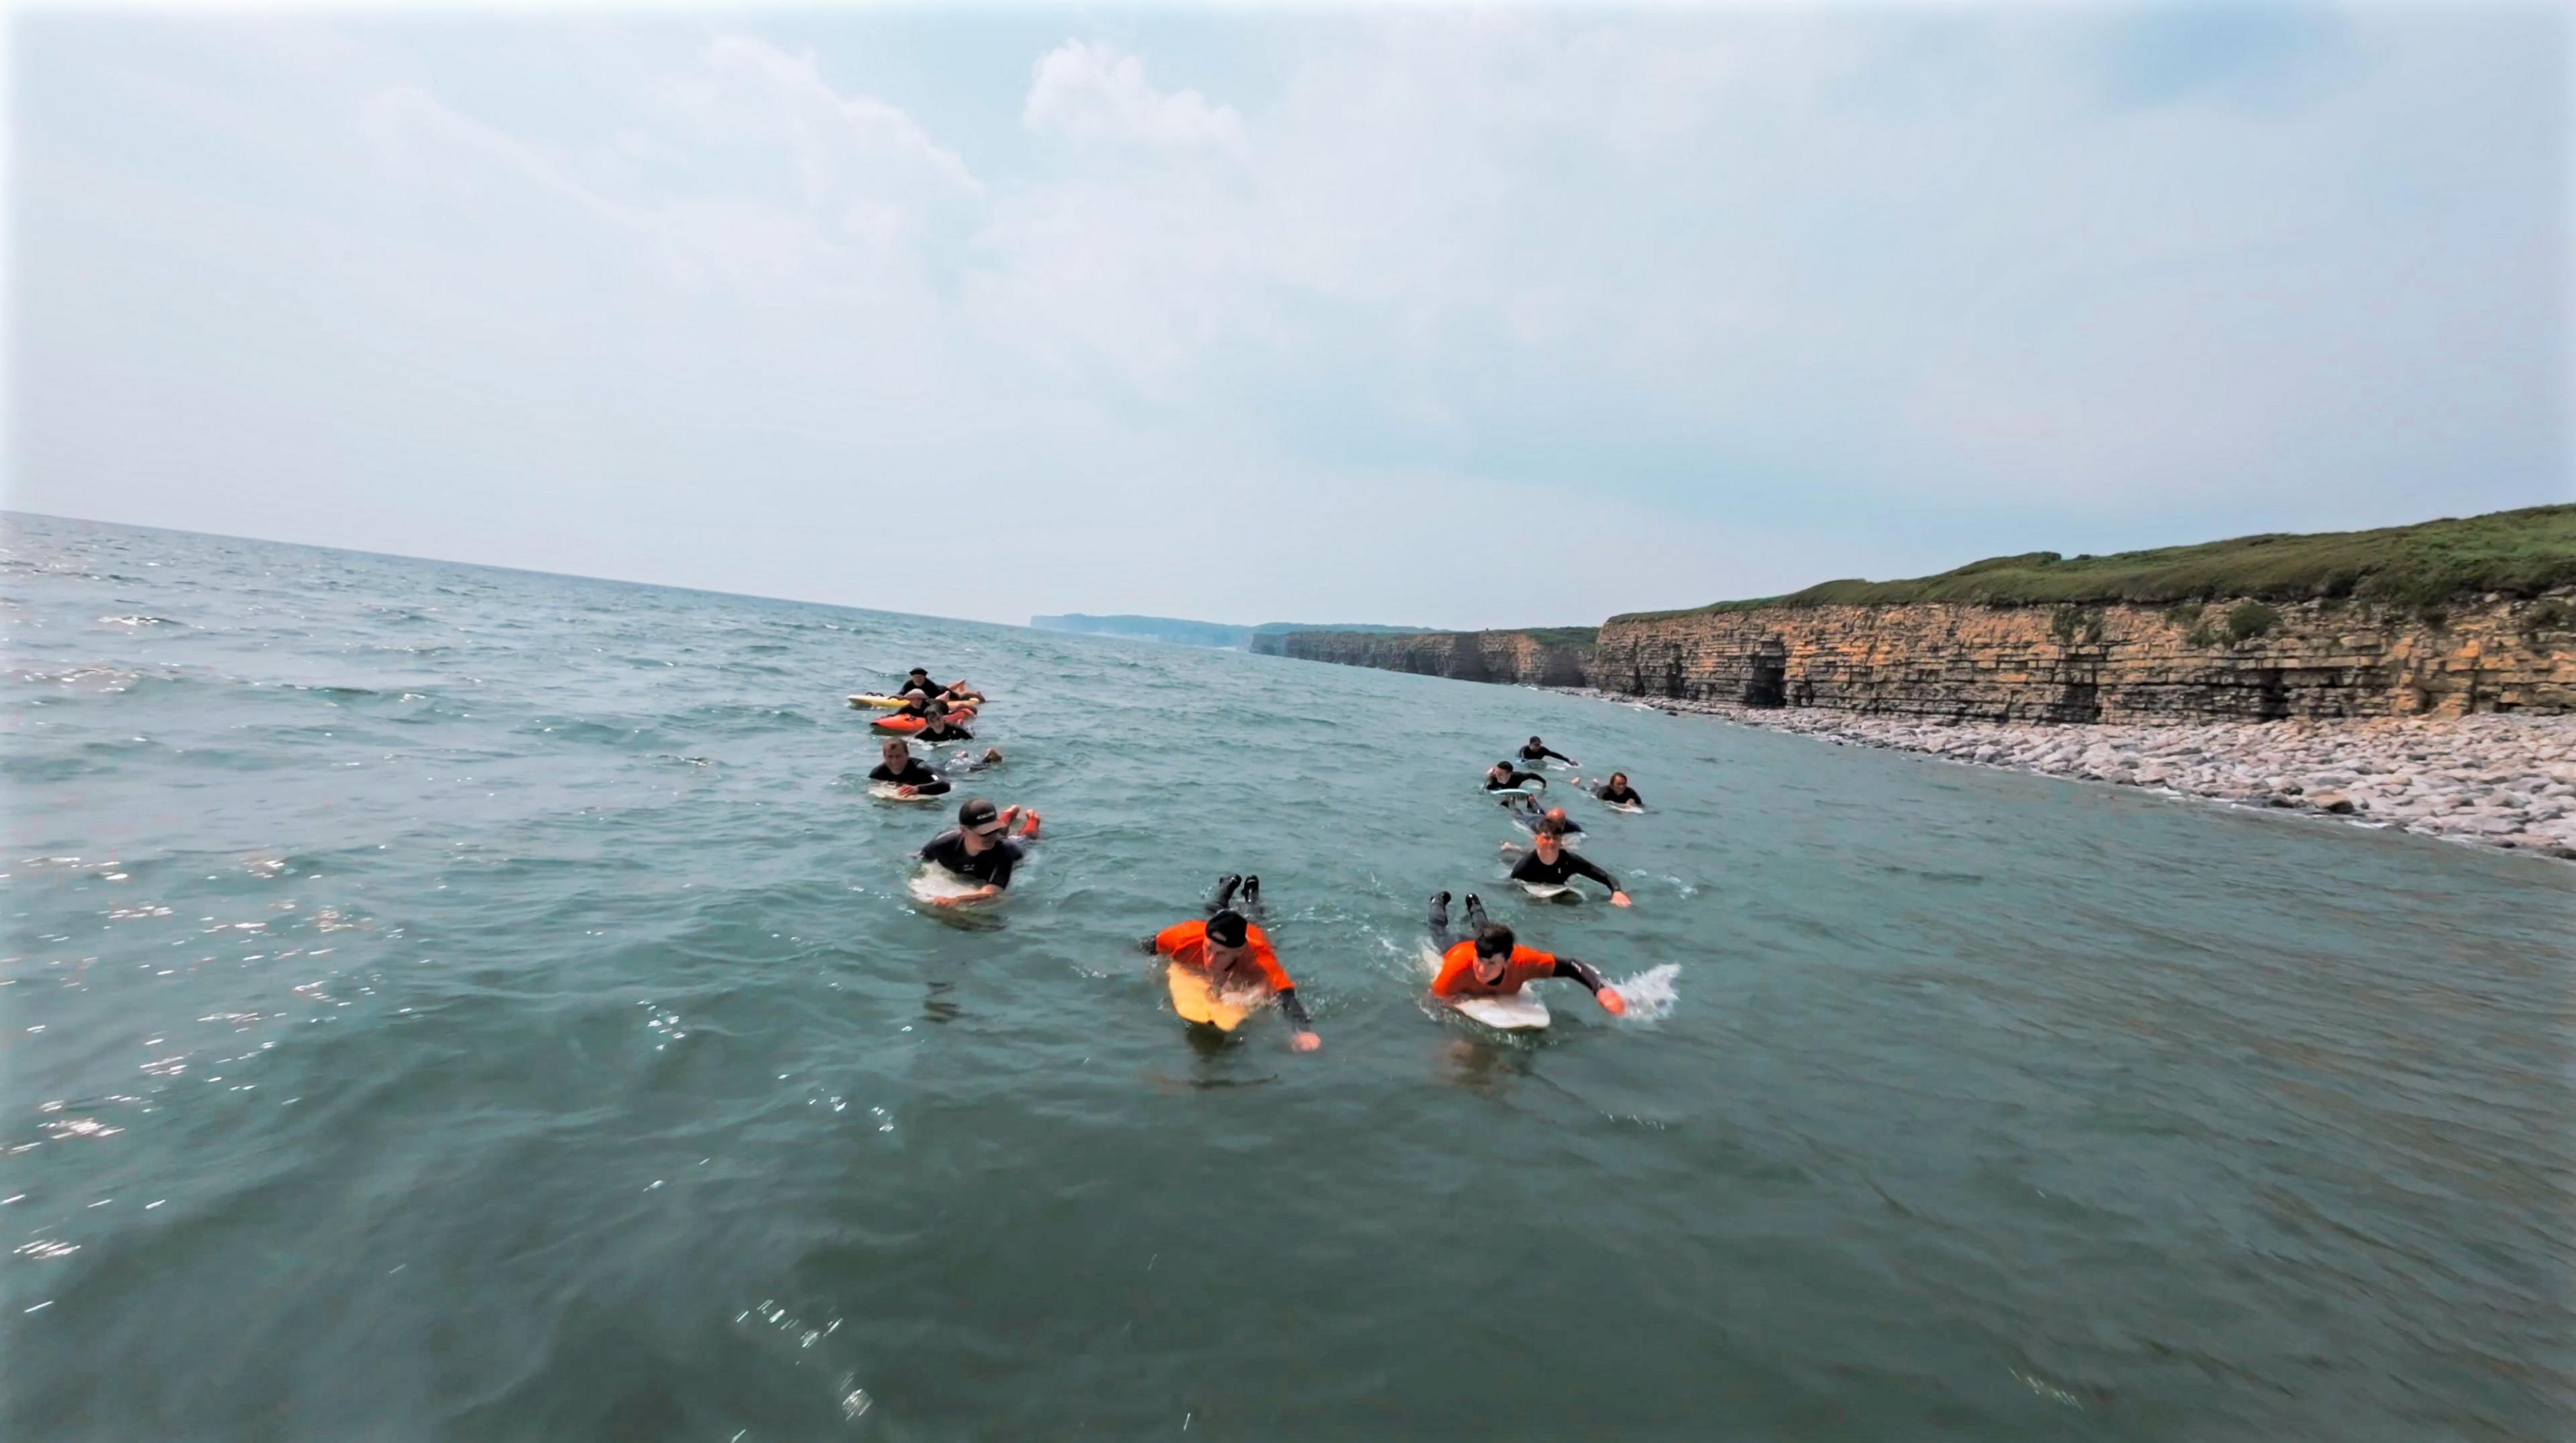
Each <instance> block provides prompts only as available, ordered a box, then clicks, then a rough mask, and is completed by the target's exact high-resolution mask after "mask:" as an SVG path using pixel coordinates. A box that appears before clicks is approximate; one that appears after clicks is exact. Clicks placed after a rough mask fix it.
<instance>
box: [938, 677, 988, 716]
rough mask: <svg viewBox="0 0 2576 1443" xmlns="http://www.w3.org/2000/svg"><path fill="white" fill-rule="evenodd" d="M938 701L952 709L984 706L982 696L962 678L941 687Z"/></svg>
mask: <svg viewBox="0 0 2576 1443" xmlns="http://www.w3.org/2000/svg"><path fill="white" fill-rule="evenodd" d="M939 699H940V700H941V701H943V702H945V703H947V704H948V705H949V706H950V707H952V708H954V707H979V706H982V705H983V704H984V694H983V693H982V692H980V691H977V690H976V689H975V688H974V687H973V686H971V685H969V684H968V683H967V681H966V679H965V678H963V677H960V678H958V679H957V680H955V681H952V682H950V683H949V684H948V685H946V686H944V687H941V688H940V689H939Z"/></svg>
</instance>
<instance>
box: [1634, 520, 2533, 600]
mask: <svg viewBox="0 0 2576 1443" xmlns="http://www.w3.org/2000/svg"><path fill="white" fill-rule="evenodd" d="M2571 583H2576V505H2568V506H2533V507H2528V508H2526V509H2524V510H2520V511H2495V512H2490V513H2488V514H2487V515H2484V516H2470V517H2465V518H2452V517H2445V518H2443V519H2442V520H2439V521H2425V522H2419V523H2417V524H2416V525H2413V526H2390V527H2383V528H2381V529H2380V530H2377V531H2325V532H2318V533H2316V534H2314V535H2308V536H2290V535H2271V536H2239V537H2237V538H2235V539H2234V540H2230V541H2207V542H2203V543H2201V544H2200V545H2198V546H2166V547H2160V548H2158V549H2156V550H2154V551H2123V552H2121V553H2119V554H2118V555H2116V556H2076V557H2064V556H2060V555H2058V554H2057V553H2056V552H2054V551H2033V552H2030V553H2027V554H2025V555H2021V556H1997V557H1991V558H1989V559H1987V560H1984V561H1975V562H1970V563H1969V564H1968V565H1966V566H1962V567H1960V568H1958V569H1957V570H1955V571H1944V572H1942V573H1941V574H1940V575H1938V576H1921V577H1916V578H1914V579H1913V580H1910V581H1827V582H1823V583H1820V584H1818V585H1815V586H1810V587H1808V588H1807V589H1806V590H1804V591H1796V592H1791V593H1790V594H1789V595H1787V596H1767V597H1760V598H1757V599H1754V600H1751V601H1721V602H1718V603H1716V604H1715V605H1713V606H1700V607H1692V608H1689V609H1686V610H1682V611H1651V612H1635V613H1631V614H1630V615H1627V616H1621V617H1614V618H1613V620H1617V621H1651V620H1656V619H1658V618H1662V617H1673V616H1704V615H1707V614H1709V613H1711V612H1718V611H1750V610H1753V609H1754V608H1756V607H1764V606H1898V605H1904V604H1906V603H1909V602H1940V601H1947V602H1964V603H1970V604H1976V603H1982V604H1984V605H1987V606H2044V605H2050V604H2067V603H2082V602H2092V603H2099V602H2114V601H2126V602H2134V603H2138V604H2142V605H2160V604H2164V603H2169V602H2178V601H2195V600H2197V601H2208V600H2212V599H2214V598H2217V597H2222V596H2225V597H2239V596H2244V597H2254V598H2257V599H2260V600H2264V601H2308V600H2315V599H2319V598H2325V597H2355V598H2359V599H2363V600H2369V601H2378V602H2385V603H2387V604H2389V605H2393V606H2429V605H2432V604H2434V603H2436V602H2441V601H2445V600H2448V599H2450V598H2452V597H2457V596H2463V595H2469V594H2473V593H2477V592H2487V591H2500V592H2505V593H2508V594H2511V595H2517V596H2530V595H2533V594H2535V593H2538V592H2542V591H2546V590H2548V589H2549V588H2551V587H2553V586H2565V585H2569V584H2571Z"/></svg>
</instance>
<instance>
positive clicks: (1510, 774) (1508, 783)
mask: <svg viewBox="0 0 2576 1443" xmlns="http://www.w3.org/2000/svg"><path fill="white" fill-rule="evenodd" d="M1528 782H1536V783H1538V784H1539V785H1540V786H1542V787H1543V786H1546V785H1547V778H1545V777H1543V776H1540V775H1539V774H1538V773H1536V772H1524V771H1515V770H1514V769H1513V767H1512V764H1511V763H1510V762H1496V763H1494V766H1493V769H1492V770H1491V771H1488V772H1486V773H1485V790H1486V791H1489V792H1508V791H1510V790H1511V789H1512V788H1514V787H1517V786H1521V785H1523V784H1525V783H1528Z"/></svg>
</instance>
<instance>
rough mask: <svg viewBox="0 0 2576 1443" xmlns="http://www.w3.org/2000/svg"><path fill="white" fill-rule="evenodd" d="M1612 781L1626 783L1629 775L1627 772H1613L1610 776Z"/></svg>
mask: <svg viewBox="0 0 2576 1443" xmlns="http://www.w3.org/2000/svg"><path fill="white" fill-rule="evenodd" d="M1610 780H1612V781H1614V782H1624V781H1626V780H1628V774H1627V773H1626V772H1612V773H1611V774H1610Z"/></svg>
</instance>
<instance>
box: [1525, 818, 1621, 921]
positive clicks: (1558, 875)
mask: <svg viewBox="0 0 2576 1443" xmlns="http://www.w3.org/2000/svg"><path fill="white" fill-rule="evenodd" d="M1503 850H1505V851H1507V852H1508V851H1517V850H1519V849H1518V848H1516V847H1514V846H1513V845H1512V844H1511V843H1509V842H1505V843H1504V844H1503ZM1568 877H1590V878H1591V879H1592V880H1593V881H1596V882H1598V883H1600V884H1601V885H1602V886H1604V887H1607V888H1609V889H1610V905H1611V906H1613V907H1625V906H1627V905H1628V894H1627V892H1626V891H1624V890H1622V889H1621V887H1620V886H1619V880H1618V879H1617V878H1616V877H1613V876H1611V875H1610V874H1609V873H1607V872H1605V871H1602V870H1601V869H1600V868H1599V867H1596V866H1594V865H1592V864H1591V863H1590V862H1587V861H1585V860H1583V859H1582V858H1581V857H1578V856H1576V855H1574V854H1573V853H1572V852H1569V851H1567V850H1566V849H1565V828H1564V827H1563V826H1561V825H1560V824H1558V823H1556V822H1552V821H1542V822H1541V823H1539V826H1538V830H1537V832H1536V833H1535V834H1534V835H1532V836H1531V838H1530V850H1529V855H1528V856H1526V857H1523V858H1521V859H1520V861H1519V863H1518V864H1516V865H1515V866H1514V867H1513V868H1512V880H1513V881H1515V882H1529V883H1533V884H1535V885H1538V886H1545V887H1562V886H1565V885H1567V883H1566V880H1565V879H1566V878H1568Z"/></svg>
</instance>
